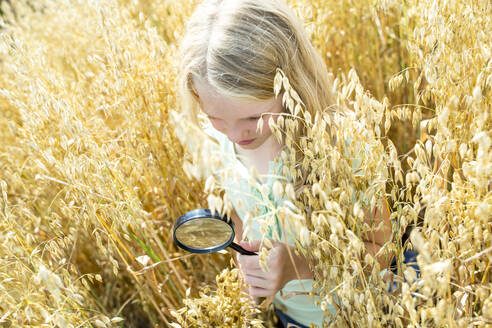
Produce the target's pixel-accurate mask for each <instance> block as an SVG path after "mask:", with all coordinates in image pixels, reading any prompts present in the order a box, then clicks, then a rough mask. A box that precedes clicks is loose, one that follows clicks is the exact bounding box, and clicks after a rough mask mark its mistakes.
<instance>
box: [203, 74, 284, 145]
mask: <svg viewBox="0 0 492 328" xmlns="http://www.w3.org/2000/svg"><path fill="white" fill-rule="evenodd" d="M195 89H196V91H197V93H198V97H199V99H200V106H201V108H202V111H203V112H204V113H205V114H206V115H207V116H208V118H209V119H210V122H211V123H212V125H213V127H214V128H215V129H216V130H218V131H220V132H222V133H223V134H225V135H226V136H227V138H229V140H230V141H232V142H234V143H235V144H237V145H239V146H241V147H242V148H243V149H256V148H258V147H260V146H261V145H263V144H264V143H265V141H267V140H268V139H269V138H270V137H272V131H271V130H270V128H269V126H268V120H269V119H270V117H272V118H273V119H274V120H275V121H276V120H277V118H278V116H279V115H275V114H276V113H281V112H283V107H282V99H281V97H278V98H277V99H275V98H271V99H268V100H264V101H255V100H246V99H238V98H231V97H227V96H223V95H219V94H218V93H217V92H216V91H215V90H213V88H212V87H211V86H210V85H208V84H207V83H203V82H197V81H195ZM265 113H268V114H265ZM261 114H264V115H261ZM272 114H273V115H272ZM260 117H263V129H262V132H261V133H260V132H259V131H258V132H257V129H256V127H257V123H258V119H259V118H260Z"/></svg>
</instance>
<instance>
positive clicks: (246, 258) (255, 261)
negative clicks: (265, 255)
mask: <svg viewBox="0 0 492 328" xmlns="http://www.w3.org/2000/svg"><path fill="white" fill-rule="evenodd" d="M237 259H238V262H239V264H240V266H241V268H243V269H245V270H257V269H261V267H260V257H259V256H258V255H238V257H237Z"/></svg>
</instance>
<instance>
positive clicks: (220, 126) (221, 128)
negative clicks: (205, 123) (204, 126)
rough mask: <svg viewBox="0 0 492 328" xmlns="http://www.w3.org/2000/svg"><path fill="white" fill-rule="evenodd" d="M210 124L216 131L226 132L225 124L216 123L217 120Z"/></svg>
mask: <svg viewBox="0 0 492 328" xmlns="http://www.w3.org/2000/svg"><path fill="white" fill-rule="evenodd" d="M210 122H211V123H212V126H213V127H214V129H215V130H217V131H220V132H225V124H224V122H220V121H215V120H211V121H210Z"/></svg>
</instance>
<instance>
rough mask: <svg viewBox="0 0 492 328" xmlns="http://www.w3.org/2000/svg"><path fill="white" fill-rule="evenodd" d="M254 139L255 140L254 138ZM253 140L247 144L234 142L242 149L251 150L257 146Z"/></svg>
mask: <svg viewBox="0 0 492 328" xmlns="http://www.w3.org/2000/svg"><path fill="white" fill-rule="evenodd" d="M255 141H256V140H255ZM255 141H253V142H252V143H250V144H248V145H240V144H236V145H238V146H239V147H241V148H242V149H248V150H253V149H256V148H258V147H259V145H258V143H256V142H255Z"/></svg>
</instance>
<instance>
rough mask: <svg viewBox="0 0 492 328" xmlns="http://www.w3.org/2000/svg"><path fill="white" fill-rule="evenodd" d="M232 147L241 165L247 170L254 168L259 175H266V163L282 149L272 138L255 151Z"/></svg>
mask: <svg viewBox="0 0 492 328" xmlns="http://www.w3.org/2000/svg"><path fill="white" fill-rule="evenodd" d="M234 146H235V148H236V154H238V155H239V157H240V160H241V161H242V162H243V164H244V165H245V166H246V167H247V168H251V167H252V166H254V167H255V168H256V169H257V171H258V173H260V174H267V173H268V163H269V162H270V161H273V160H274V159H275V157H276V156H277V155H278V154H279V153H280V151H281V149H282V144H279V143H278V142H277V140H276V139H275V137H273V136H271V137H270V138H268V139H267V140H266V141H265V142H264V143H263V144H262V145H261V146H259V147H258V148H256V149H242V148H241V147H240V146H237V145H234Z"/></svg>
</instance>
